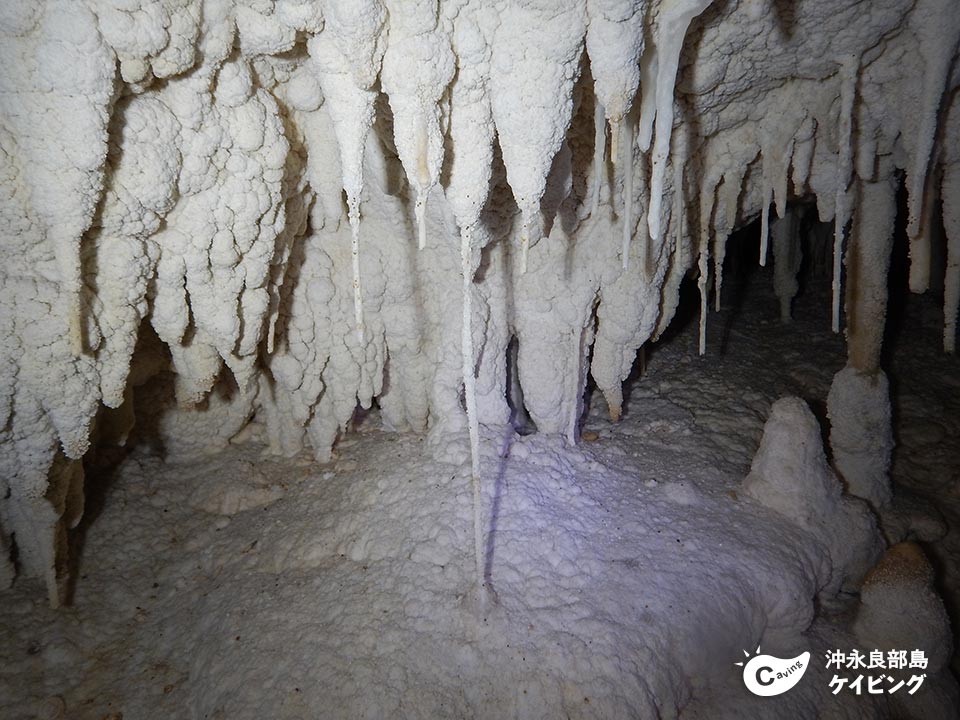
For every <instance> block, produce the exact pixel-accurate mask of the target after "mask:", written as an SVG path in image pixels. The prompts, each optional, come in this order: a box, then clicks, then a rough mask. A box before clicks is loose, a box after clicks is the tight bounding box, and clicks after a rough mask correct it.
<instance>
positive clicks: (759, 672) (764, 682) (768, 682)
mask: <svg viewBox="0 0 960 720" xmlns="http://www.w3.org/2000/svg"><path fill="white" fill-rule="evenodd" d="M764 672H768V673H770V674H771V675H772V674H773V668H768V667H761V668H757V682H758V683H760V684H761V685H773V680H772V679H771V680H764V679H763V678H761V677H760V676H761V675H762V674H763V673H764Z"/></svg>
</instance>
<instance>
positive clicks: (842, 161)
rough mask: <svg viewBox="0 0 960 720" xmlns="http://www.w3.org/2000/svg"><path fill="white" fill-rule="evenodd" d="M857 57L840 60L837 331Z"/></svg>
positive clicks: (835, 253) (835, 248)
mask: <svg viewBox="0 0 960 720" xmlns="http://www.w3.org/2000/svg"><path fill="white" fill-rule="evenodd" d="M859 68H860V58H858V57H856V56H854V55H847V56H846V57H844V58H843V60H842V61H841V63H840V119H839V122H840V128H839V134H838V137H839V142H840V153H839V157H838V159H837V199H836V215H835V218H834V227H833V233H834V236H833V308H832V311H833V312H832V328H833V332H840V278H841V263H842V262H843V235H844V233H845V232H846V227H847V222H848V221H849V219H850V211H851V207H850V197H849V194H848V192H847V188H848V186H849V184H850V173H851V170H852V168H853V105H854V100H855V99H856V94H857V73H858V71H859Z"/></svg>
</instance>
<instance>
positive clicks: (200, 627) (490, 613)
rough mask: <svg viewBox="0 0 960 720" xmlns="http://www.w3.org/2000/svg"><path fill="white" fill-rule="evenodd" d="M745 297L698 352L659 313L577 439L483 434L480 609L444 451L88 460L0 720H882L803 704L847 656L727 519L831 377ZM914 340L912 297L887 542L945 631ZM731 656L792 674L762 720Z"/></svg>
mask: <svg viewBox="0 0 960 720" xmlns="http://www.w3.org/2000/svg"><path fill="white" fill-rule="evenodd" d="M751 277H752V279H751V280H750V281H749V282H747V281H746V280H744V282H743V283H741V286H739V287H738V286H737V281H736V279H735V278H734V279H732V280H731V281H730V287H729V288H728V289H727V291H726V292H727V296H728V298H729V299H730V301H729V302H728V303H727V304H726V305H725V307H724V309H723V310H722V311H721V312H720V313H711V314H710V317H709V322H710V325H709V328H708V354H707V355H706V356H705V357H698V356H697V354H696V342H697V337H696V322H695V318H694V317H692V316H687V317H686V318H685V317H683V315H684V313H683V311H681V317H679V318H678V320H677V322H676V323H675V324H676V325H677V326H679V327H678V329H677V330H671V331H670V332H669V337H668V338H667V339H665V341H663V342H662V343H660V344H659V345H656V346H653V348H652V349H651V350H650V351H649V352H648V355H647V363H646V370H645V373H644V374H643V375H642V377H639V378H638V379H636V380H634V381H633V382H632V384H631V386H630V388H629V396H628V402H627V406H626V412H625V415H624V417H623V419H622V420H621V422H619V423H618V424H615V425H614V424H611V423H610V422H609V421H608V420H607V419H606V408H605V404H604V402H603V401H602V399H600V398H599V397H594V398H592V402H591V406H590V410H589V413H588V415H587V417H586V419H585V425H584V429H585V430H587V431H592V432H594V433H596V435H597V437H596V439H595V440H593V441H592V442H583V443H581V444H580V445H579V446H578V447H576V448H569V447H566V446H565V445H564V444H563V443H562V442H561V441H559V440H556V439H551V438H546V437H543V436H539V435H530V436H526V437H520V436H516V435H514V434H513V433H510V435H509V436H502V437H497V436H494V435H491V434H487V435H485V437H484V441H483V460H482V467H483V482H484V517H485V519H486V522H487V523H488V530H489V534H488V536H487V538H486V547H485V558H486V565H487V575H488V578H487V579H488V581H489V583H490V584H491V585H492V587H493V588H494V590H495V592H496V596H497V602H496V603H478V602H476V600H475V595H474V593H473V592H472V591H471V580H472V578H473V575H474V572H473V538H472V514H471V493H470V485H469V471H468V469H467V468H466V467H465V465H464V464H463V463H452V462H446V461H443V460H440V459H437V458H438V457H462V454H463V453H462V449H463V447H465V441H464V439H462V438H454V439H452V440H451V441H450V443H451V445H450V447H446V448H441V449H439V452H438V448H437V447H435V446H434V445H433V444H431V442H430V441H429V440H427V439H426V438H423V437H420V436H416V435H410V434H398V433H392V432H388V431H385V430H382V429H381V428H380V426H379V422H378V418H377V415H376V412H375V411H374V412H371V413H369V414H368V415H367V416H366V417H365V418H363V420H362V421H361V422H359V424H358V427H357V428H356V430H355V432H353V433H351V434H348V435H347V436H346V437H345V438H344V439H343V440H342V441H341V442H340V443H339V445H338V447H337V458H336V459H335V460H334V461H333V462H331V463H329V464H326V465H317V464H316V463H315V462H313V460H312V458H311V457H309V456H308V455H307V454H304V455H302V456H300V457H296V458H292V459H282V458H276V457H270V456H266V455H264V454H263V444H262V441H261V437H262V436H261V434H259V433H258V432H256V430H255V431H254V432H251V433H246V435H247V439H246V440H245V441H244V443H243V444H238V445H236V446H232V447H231V448H230V449H229V450H227V451H224V452H222V453H219V454H216V455H212V456H207V457H204V458H200V459H195V460H193V461H191V462H181V461H177V462H174V461H170V460H167V461H165V460H164V459H162V458H160V457H158V456H156V455H152V454H150V452H148V451H147V450H146V449H145V448H142V447H141V448H138V447H134V448H133V449H132V450H130V451H128V452H126V453H125V454H123V455H122V456H119V457H110V456H109V455H106V454H104V455H102V456H101V457H100V459H99V460H98V462H97V464H96V465H95V466H94V467H91V469H90V472H89V477H90V486H91V487H90V489H89V492H90V495H91V500H90V507H89V510H88V514H87V517H86V519H85V520H84V523H83V525H82V526H81V528H80V530H79V531H78V533H77V537H76V540H77V542H78V545H79V551H78V567H77V570H76V581H75V587H74V592H73V601H72V605H71V606H70V607H68V608H65V609H61V610H59V611H52V610H49V609H47V608H46V606H45V605H44V603H43V599H44V597H45V594H44V592H43V591H42V589H41V588H40V586H39V585H38V584H37V583H35V582H33V581H20V582H18V583H17V584H16V585H15V586H14V588H13V589H12V590H10V591H9V592H7V593H5V594H3V595H2V596H0V716H2V717H5V718H33V717H41V718H56V717H68V718H80V719H86V718H91V719H95V720H103V719H104V718H120V717H122V718H123V719H124V720H133V719H136V718H308V717H331V718H339V717H355V718H360V717H363V718H387V717H393V718H399V717H419V718H443V717H451V718H459V717H484V718H496V717H522V718H535V717H545V718H546V717H551V718H554V717H641V718H645V717H654V716H655V713H660V714H661V715H662V716H663V717H672V716H676V714H677V713H680V714H681V715H682V717H694V718H701V717H702V718H707V717H711V718H712V717H757V718H761V717H812V716H813V714H814V712H816V713H819V714H821V715H823V716H827V715H830V714H831V712H832V713H834V714H837V715H842V716H844V717H857V716H862V717H874V716H878V717H880V716H884V715H883V714H882V708H880V709H878V706H875V705H873V704H871V703H872V700H870V699H868V698H855V697H853V696H852V695H849V694H841V695H839V696H836V697H834V696H833V695H831V693H830V690H829V688H828V679H829V675H828V674H827V671H826V670H825V669H824V668H823V662H822V661H818V660H817V658H819V657H822V656H823V653H824V652H825V651H826V650H827V649H830V648H832V647H846V648H849V647H851V645H852V643H853V641H852V639H851V638H850V636H849V634H848V633H847V631H846V630H845V627H846V622H847V621H848V619H849V618H848V613H847V614H845V608H844V607H843V606H842V604H841V605H838V607H837V608H833V609H832V610H831V612H826V611H824V612H822V613H821V615H820V616H819V617H818V619H817V620H816V622H815V623H814V625H813V626H812V627H811V628H810V629H809V631H807V632H806V633H805V634H804V635H803V636H802V637H799V639H798V637H797V635H796V632H794V629H795V628H797V627H800V628H802V627H805V625H806V623H807V622H808V621H809V613H810V612H812V608H813V605H812V602H811V601H810V599H809V598H810V597H811V594H812V588H811V580H810V579H809V575H810V566H811V563H812V562H813V560H812V558H811V554H810V552H809V549H808V548H807V544H808V543H806V542H805V536H804V534H803V533H802V532H801V531H800V530H798V529H796V528H793V527H792V526H789V525H787V524H786V523H784V521H783V520H781V519H780V518H778V516H776V515H775V514H773V513H772V512H771V511H769V510H766V509H765V508H763V507H761V506H759V505H757V504H756V503H754V502H752V501H750V500H746V499H744V498H742V497H740V496H739V495H738V488H739V484H740V482H741V480H742V478H743V477H744V476H745V475H746V473H747V471H748V469H749V464H750V460H751V457H752V454H753V452H754V451H755V450H756V448H757V445H758V443H759V440H760V436H761V433H762V428H763V423H764V421H765V419H766V416H767V412H768V410H769V406H770V404H771V402H772V401H773V400H775V399H776V398H778V397H780V396H782V395H785V394H794V395H798V396H800V397H802V398H804V399H806V400H808V401H810V402H811V405H812V407H813V408H814V410H815V412H816V413H817V414H818V416H820V417H821V419H822V417H823V407H824V404H825V403H824V401H825V398H826V395H827V390H828V388H829V384H830V381H831V378H832V376H833V374H834V372H836V371H837V370H838V369H839V368H840V367H842V365H843V363H844V349H843V342H842V338H841V337H838V336H834V335H831V333H830V332H829V317H828V313H829V298H828V297H826V296H825V295H824V294H823V293H822V292H813V291H808V292H807V293H805V294H802V295H801V296H800V297H799V298H798V299H797V301H796V303H795V316H796V320H795V322H794V323H792V324H790V325H783V324H781V323H780V322H779V319H778V317H779V308H778V305H777V301H776V299H775V298H774V297H773V296H772V290H771V287H770V285H771V283H770V277H769V274H765V273H760V272H759V271H758V272H755V273H752V275H751ZM941 317H942V315H941V314H940V312H939V310H938V309H937V308H936V307H935V305H934V303H933V302H932V300H930V299H929V298H925V297H920V298H911V299H910V300H909V301H908V302H907V303H906V305H905V308H904V310H903V311H902V314H901V315H900V316H896V315H895V318H894V320H895V321H896V323H895V324H896V327H897V329H896V331H895V332H894V333H893V334H892V337H891V340H892V347H893V352H892V353H891V356H890V358H889V360H888V362H887V368H888V371H889V372H890V373H891V376H892V380H893V391H894V396H895V397H894V406H895V423H896V431H897V437H898V441H899V445H898V449H897V455H896V459H895V465H894V474H895V477H896V479H897V481H898V486H897V501H896V505H895V510H896V512H895V513H894V514H893V515H892V516H891V519H890V520H889V522H890V523H892V524H894V525H896V524H897V523H899V524H900V525H899V526H901V527H904V528H907V527H908V526H909V527H911V528H912V530H911V531H910V532H912V533H913V535H916V536H919V537H920V539H927V540H929V542H927V543H926V545H925V547H926V548H927V550H928V552H929V554H930V555H931V557H932V559H933V561H934V563H935V565H936V567H937V569H938V573H939V578H940V583H941V590H942V591H944V593H945V594H946V596H947V603H948V606H949V607H950V609H951V613H952V617H953V618H955V619H956V618H958V617H960V615H958V614H957V610H958V607H960V606H958V603H957V597H958V595H957V592H956V587H957V585H958V583H957V582H956V578H958V577H960V365H958V362H957V360H956V358H950V357H946V356H943V355H942V354H941V353H940V352H939V342H940V335H939V323H940V322H941ZM932 504H935V505H936V507H937V509H938V511H939V513H940V514H941V516H942V518H943V519H944V520H945V521H946V522H945V523H944V522H943V521H942V520H939V519H936V518H935V517H931V515H932V514H933V513H932V512H931V509H930V506H931V505H932ZM847 610H848V609H847ZM954 624H955V626H956V625H957V623H956V620H955V623H954ZM758 644H762V645H763V650H764V652H773V653H774V654H776V652H781V653H793V655H796V654H799V653H800V652H802V651H804V650H810V651H811V652H812V653H813V656H814V661H813V663H812V664H811V667H810V673H809V675H808V679H804V681H803V684H802V686H798V688H797V690H795V691H791V693H788V694H787V695H784V696H782V698H781V700H782V702H779V703H777V704H775V705H772V704H770V703H764V702H763V700H764V699H762V698H754V697H752V696H750V695H748V694H747V692H746V690H745V689H744V688H743V685H742V683H741V680H740V676H739V668H737V667H735V666H734V665H733V663H734V662H736V661H738V660H742V659H743V657H742V652H741V651H742V650H744V649H746V650H751V651H753V650H754V649H755V648H756V647H757V645H758ZM793 655H787V654H782V655H780V656H781V657H792V656H793ZM954 665H955V667H956V662H955V664H954ZM814 709H816V710H814Z"/></svg>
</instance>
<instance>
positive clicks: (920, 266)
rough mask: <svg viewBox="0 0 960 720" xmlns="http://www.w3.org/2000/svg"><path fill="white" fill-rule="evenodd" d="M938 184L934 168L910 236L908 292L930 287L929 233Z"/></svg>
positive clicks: (937, 196)
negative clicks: (914, 227) (916, 222)
mask: <svg viewBox="0 0 960 720" xmlns="http://www.w3.org/2000/svg"><path fill="white" fill-rule="evenodd" d="M939 185H940V180H939V178H938V177H937V171H936V168H934V170H933V171H931V172H930V173H929V175H928V176H927V187H926V189H925V192H924V197H923V209H922V211H921V213H920V225H919V226H918V228H917V232H916V234H915V235H912V236H911V237H910V278H909V282H910V292H914V293H924V292H926V291H927V290H928V289H930V261H931V257H930V252H931V234H932V233H933V223H934V222H935V221H936V210H937V205H938V203H939V200H940V195H939V193H938V192H937V190H938V189H939Z"/></svg>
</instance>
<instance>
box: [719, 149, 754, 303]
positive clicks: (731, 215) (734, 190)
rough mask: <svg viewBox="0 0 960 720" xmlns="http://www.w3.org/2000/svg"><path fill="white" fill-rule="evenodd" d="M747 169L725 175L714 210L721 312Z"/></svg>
mask: <svg viewBox="0 0 960 720" xmlns="http://www.w3.org/2000/svg"><path fill="white" fill-rule="evenodd" d="M745 172H746V169H745V168H744V169H743V170H740V171H739V172H738V171H737V170H734V171H733V173H727V174H726V175H724V177H723V185H721V187H720V196H719V198H718V199H717V209H716V210H715V211H714V215H715V218H716V220H715V223H716V227H715V228H714V231H713V237H714V244H715V249H714V251H713V268H714V270H713V274H714V310H716V312H720V294H721V291H722V289H723V263H724V260H725V259H726V256H727V240H728V238H729V237H730V231H731V230H732V229H733V225H734V222H735V221H736V218H737V208H738V206H739V203H740V191H741V189H742V187H743V177H744V174H745Z"/></svg>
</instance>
